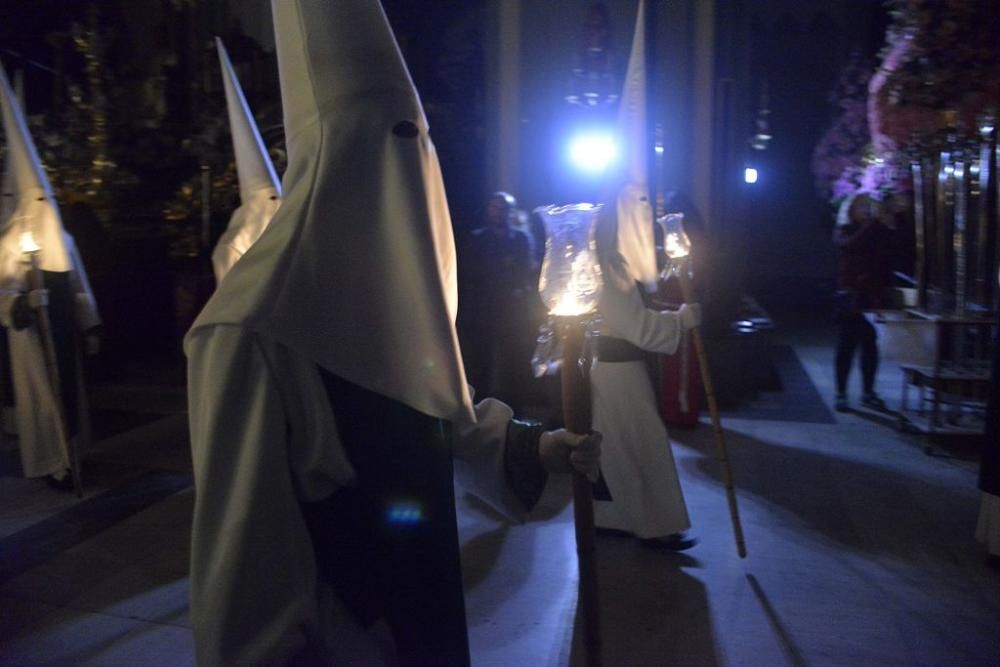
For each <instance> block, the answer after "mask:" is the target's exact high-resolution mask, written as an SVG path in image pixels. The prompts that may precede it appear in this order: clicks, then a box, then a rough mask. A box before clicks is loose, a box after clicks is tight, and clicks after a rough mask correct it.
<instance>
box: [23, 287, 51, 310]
mask: <svg viewBox="0 0 1000 667" xmlns="http://www.w3.org/2000/svg"><path fill="white" fill-rule="evenodd" d="M27 297H28V305H29V306H31V307H32V308H34V309H35V310H38V309H39V308H44V307H45V306H48V305H49V291H48V290H47V289H33V290H31V291H29V292H28V294H27Z"/></svg>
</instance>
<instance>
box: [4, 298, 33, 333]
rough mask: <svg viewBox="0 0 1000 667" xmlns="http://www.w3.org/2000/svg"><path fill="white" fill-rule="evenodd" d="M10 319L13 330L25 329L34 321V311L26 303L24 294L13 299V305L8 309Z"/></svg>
mask: <svg viewBox="0 0 1000 667" xmlns="http://www.w3.org/2000/svg"><path fill="white" fill-rule="evenodd" d="M10 321H11V324H13V325H14V330H15V331H20V330H22V329H27V328H28V327H30V326H31V325H32V324H34V323H35V313H34V311H32V309H31V306H29V305H28V298H27V297H26V296H25V295H24V294H21V295H20V296H18V297H17V298H16V299H15V300H14V305H13V307H12V308H11V309H10Z"/></svg>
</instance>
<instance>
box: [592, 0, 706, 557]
mask: <svg viewBox="0 0 1000 667" xmlns="http://www.w3.org/2000/svg"><path fill="white" fill-rule="evenodd" d="M643 12H644V7H643V3H642V2H641V1H640V3H639V13H638V16H637V18H636V28H635V37H634V39H633V43H632V55H631V58H630V59H629V66H628V73H627V75H626V77H625V90H624V92H623V94H622V98H621V99H622V101H621V105H622V106H621V111H620V114H619V124H620V127H621V128H622V132H621V134H622V136H623V137H625V139H626V141H625V151H624V152H625V155H626V158H627V162H626V169H625V185H624V186H623V187H622V188H621V189H620V190H619V195H618V198H617V205H616V206H614V207H611V206H605V207H604V208H603V209H602V211H601V213H600V220H599V223H598V232H597V244H598V252H599V255H600V257H601V268H602V272H603V275H604V289H603V291H602V293H601V300H600V304H599V306H598V310H599V312H600V316H601V328H600V339H601V340H599V342H598V354H597V357H596V359H595V361H594V364H593V367H592V369H591V374H590V380H591V388H592V392H593V398H592V401H593V421H594V430H596V431H600V432H601V433H602V434H603V435H604V442H603V449H602V455H601V470H602V472H603V474H604V478H605V481H606V482H607V484H608V488H609V490H610V491H611V497H612V500H611V501H601V500H598V501H595V503H594V516H595V522H596V525H597V526H598V527H599V528H611V529H616V530H623V531H627V532H629V533H633V534H634V535H636V536H637V537H640V538H652V537H661V536H664V535H670V534H673V533H678V532H681V531H684V530H686V529H687V528H688V527H690V520H689V519H688V513H687V507H686V506H685V504H684V496H683V493H682V491H681V486H680V480H679V479H678V476H677V467H676V464H675V463H674V457H673V453H672V451H671V449H670V439H669V437H668V435H667V429H666V427H665V426H664V425H663V421H662V419H661V418H660V413H659V410H658V409H657V405H656V398H655V395H654V393H653V387H652V384H651V382H650V378H649V374H648V372H647V369H646V362H645V360H644V359H643V358H642V355H641V354H640V352H641V351H648V352H659V353H661V354H673V353H674V351H676V349H677V346H678V344H679V342H680V340H681V333H682V325H681V319H680V317H679V316H678V315H677V313H675V312H670V311H665V312H659V311H655V310H652V309H649V308H646V307H645V305H644V304H643V301H642V296H641V294H640V293H639V289H638V287H637V285H636V283H637V282H640V283H644V284H646V285H650V284H651V283H652V284H654V285H655V279H656V256H655V254H654V253H655V246H654V242H653V210H652V207H651V206H650V204H649V201H648V189H647V181H646V169H645V165H646V152H645V151H646V144H645V136H646V133H645V118H646V114H645V76H646V73H645V65H644V48H645V47H644V39H643V30H644V19H643ZM612 338H613V339H618V340H619V341H624V343H625V344H624V345H623V344H620V343H619V344H618V345H617V347H618V348H619V349H618V350H617V351H615V352H614V356H612V351H611V346H610V345H605V343H606V342H607V341H606V339H612ZM628 346H632V347H631V348H629V347H628ZM602 352H603V355H602ZM602 356H604V358H601V357H602ZM612 358H613V359H615V360H614V361H611V360H610V359H612Z"/></svg>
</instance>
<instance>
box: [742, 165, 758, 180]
mask: <svg viewBox="0 0 1000 667" xmlns="http://www.w3.org/2000/svg"><path fill="white" fill-rule="evenodd" d="M743 180H744V181H746V182H747V183H756V182H757V170H756V169H754V168H753V167H747V168H746V169H744V170H743Z"/></svg>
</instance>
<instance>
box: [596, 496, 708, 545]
mask: <svg viewBox="0 0 1000 667" xmlns="http://www.w3.org/2000/svg"><path fill="white" fill-rule="evenodd" d="M683 512H684V518H683V519H681V520H679V521H676V522H672V521H665V522H663V523H651V522H644V523H643V525H641V526H636V525H635V524H634V523H633V522H630V521H621V520H619V519H620V517H617V516H615V515H617V514H618V512H617V511H616V510H615V507H614V501H607V500H595V501H594V525H595V526H597V527H598V528H608V529H611V530H621V531H624V532H626V533H630V534H632V535H634V536H636V537H637V538H639V539H640V540H646V539H650V538H653V537H665V536H667V535H674V534H676V533H683V532H684V531H686V530H687V529H689V528H690V527H691V518H690V516H688V513H687V507H684V508H683Z"/></svg>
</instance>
